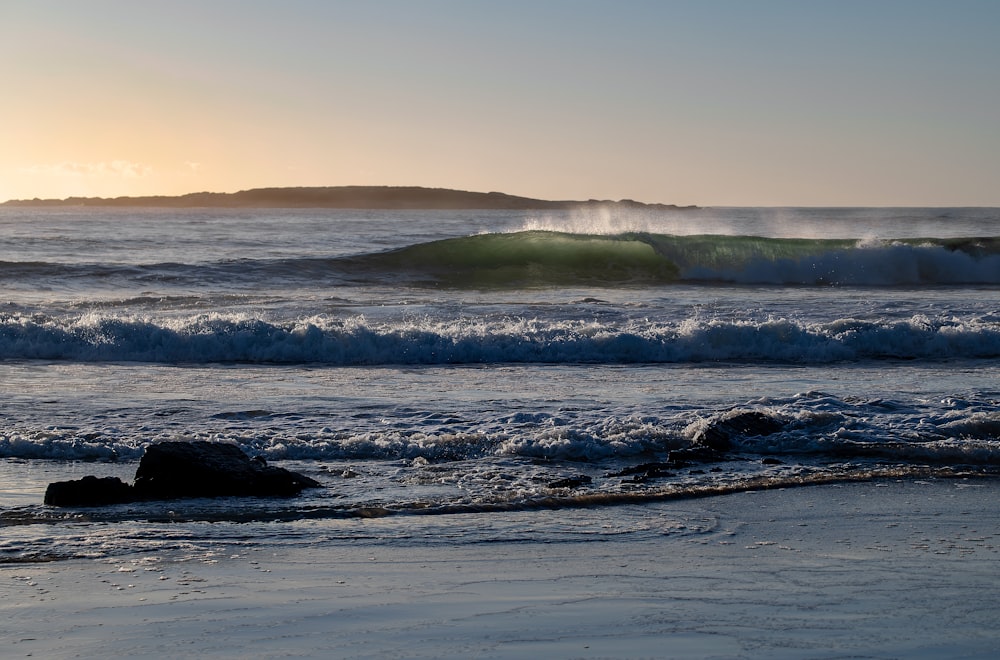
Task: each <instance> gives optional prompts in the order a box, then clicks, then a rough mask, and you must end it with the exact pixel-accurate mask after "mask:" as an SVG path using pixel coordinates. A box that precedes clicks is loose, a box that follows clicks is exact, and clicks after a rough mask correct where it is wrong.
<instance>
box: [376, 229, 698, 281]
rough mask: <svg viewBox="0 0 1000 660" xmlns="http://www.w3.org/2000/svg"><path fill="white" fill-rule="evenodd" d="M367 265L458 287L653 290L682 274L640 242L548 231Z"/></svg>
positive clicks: (454, 243)
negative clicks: (635, 286)
mask: <svg viewBox="0 0 1000 660" xmlns="http://www.w3.org/2000/svg"><path fill="white" fill-rule="evenodd" d="M365 265H367V266H369V267H376V268H379V269H389V270H395V271H397V272H399V271H409V272H415V273H419V274H423V275H425V276H427V277H430V278H432V279H433V280H435V281H436V282H438V283H440V284H444V285H446V286H460V287H468V286H471V287H511V286H518V287H522V286H569V285H573V284H589V285H600V284H602V283H606V284H614V285H621V284H628V283H636V284H654V283H666V282H672V281H674V280H676V278H677V276H678V272H679V271H678V268H677V266H676V265H675V264H674V263H673V262H671V261H670V260H669V259H667V258H666V257H664V256H663V255H661V254H659V253H658V252H657V251H656V250H655V249H654V248H653V246H652V245H650V243H649V242H648V241H644V240H640V238H639V237H637V236H629V235H623V236H592V235H586V234H564V233H559V232H546V231H525V232H518V233H513V234H483V235H479V236H465V237H462V238H452V239H445V240H441V241H434V242H431V243H422V244H419V245H412V246H410V247H406V248H402V249H400V250H395V251H393V252H388V253H383V254H378V255H369V256H368V257H366V258H365Z"/></svg>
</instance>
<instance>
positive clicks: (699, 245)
mask: <svg viewBox="0 0 1000 660" xmlns="http://www.w3.org/2000/svg"><path fill="white" fill-rule="evenodd" d="M646 238H647V240H649V241H650V243H651V244H652V245H653V246H655V248H656V251H657V252H659V253H660V254H662V255H664V256H665V257H667V258H669V259H670V260H671V261H672V262H673V263H675V264H677V265H678V267H679V268H690V267H702V268H723V267H727V268H732V267H734V266H739V265H742V264H747V263H750V262H775V261H778V260H781V259H801V258H803V257H807V256H810V255H817V254H823V253H826V252H833V251H837V250H848V249H851V248H853V247H855V246H856V245H857V241H856V240H853V239H848V240H845V239H813V238H764V237H760V236H722V235H717V234H704V235H700V236H669V235H662V234H650V235H647V236H646Z"/></svg>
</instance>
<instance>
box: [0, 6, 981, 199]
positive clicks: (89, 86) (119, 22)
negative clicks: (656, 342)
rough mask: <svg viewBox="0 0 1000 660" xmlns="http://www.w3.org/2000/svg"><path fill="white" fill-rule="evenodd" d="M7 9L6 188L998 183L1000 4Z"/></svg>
mask: <svg viewBox="0 0 1000 660" xmlns="http://www.w3.org/2000/svg"><path fill="white" fill-rule="evenodd" d="M749 4H752V5H753V6H752V7H750V6H748V5H749ZM0 24H3V25H5V27H6V28H7V29H6V30H5V32H6V35H7V36H5V39H4V40H0V75H2V79H3V80H4V84H5V88H6V90H7V93H6V95H5V99H4V103H3V104H0V201H3V200H7V199H15V198H16V199H31V198H35V197H40V198H65V197H71V196H84V197H119V196H141V195H182V194H186V193H191V192H201V191H210V192H235V191H238V190H245V189H249V188H260V187H283V186H340V185H416V186H426V187H438V188H455V189H462V190H473V191H491V190H498V191H502V192H506V193H510V194H516V195H524V196H529V197H537V198H542V199H588V198H602V199H622V198H630V199H637V200H640V201H646V202H663V203H675V204H698V205H706V206H707V205H747V206H869V205H870V206H895V205H898V206H1000V186H997V185H996V182H997V181H998V180H1000V155H998V154H1000V114H998V113H996V111H995V109H996V107H1000V89H998V87H997V86H996V85H995V84H993V82H994V81H995V72H996V70H998V69H1000V46H998V45H997V43H996V42H997V40H996V39H995V38H993V36H994V35H995V31H996V28H1000V4H998V5H990V4H988V3H975V2H971V1H970V2H965V1H964V0H958V2H957V3H956V4H948V5H947V6H945V5H944V4H942V5H941V6H940V7H933V6H929V5H926V4H924V3H921V4H920V7H919V8H913V6H912V5H911V4H910V3H907V2H902V1H895V0H892V1H889V0H887V2H884V3H854V2H846V3H831V4H830V5H826V6H812V5H811V4H809V6H807V5H806V4H804V3H794V2H783V1H780V0H772V1H769V2H763V3H743V2H734V1H729V0H717V1H712V2H705V3H689V2H670V1H667V0H664V1H662V2H645V1H643V0H633V1H631V2H624V3H619V2H614V3H613V2H567V1H564V0H552V1H551V2H546V3H534V2H520V1H513V2H511V3H504V4H503V6H499V5H498V6H492V5H490V4H488V3H465V2H454V1H451V0H428V2H426V3H410V2H398V1H393V0H385V1H383V2H378V3H355V2H335V1H331V2H311V1H308V0H299V1H293V2H289V3H281V4H280V5H278V4H277V3H267V2H260V1H257V0H246V1H243V2H230V1H228V0H220V1H218V2H213V3H196V2H189V1H187V0H179V1H178V2H173V3H160V2H149V3H132V2H124V1H117V0H105V1H103V2H100V3H77V2H68V1H64V0H63V1H60V0H50V1H47V2H40V3H5V4H4V5H3V6H2V7H0Z"/></svg>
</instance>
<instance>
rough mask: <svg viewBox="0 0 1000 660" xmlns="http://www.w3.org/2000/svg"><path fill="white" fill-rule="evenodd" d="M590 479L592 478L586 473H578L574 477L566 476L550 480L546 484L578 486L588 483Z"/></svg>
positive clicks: (561, 486)
mask: <svg viewBox="0 0 1000 660" xmlns="http://www.w3.org/2000/svg"><path fill="white" fill-rule="evenodd" d="M591 481H593V480H592V479H591V478H590V477H588V476H587V475H585V474H580V475H577V476H575V477H566V478H565V479H557V480H556V481H551V482H549V483H548V484H546V486H547V487H549V488H579V487H580V486H585V485H587V484H589V483H590V482H591Z"/></svg>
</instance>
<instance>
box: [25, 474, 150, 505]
mask: <svg viewBox="0 0 1000 660" xmlns="http://www.w3.org/2000/svg"><path fill="white" fill-rule="evenodd" d="M44 501H45V503H46V504H49V505H51V506H108V505H109V504H125V503H128V502H134V501H135V494H134V492H133V491H132V487H131V486H129V485H128V484H127V483H125V482H124V481H122V480H121V479H119V478H118V477H104V478H102V479H98V478H97V477H95V476H86V477H84V478H83V479H76V480H75V481H56V482H54V483H51V484H49V486H48V488H46V489H45V500H44Z"/></svg>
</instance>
